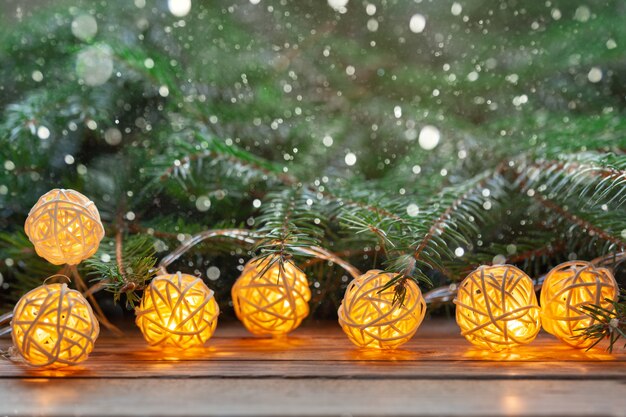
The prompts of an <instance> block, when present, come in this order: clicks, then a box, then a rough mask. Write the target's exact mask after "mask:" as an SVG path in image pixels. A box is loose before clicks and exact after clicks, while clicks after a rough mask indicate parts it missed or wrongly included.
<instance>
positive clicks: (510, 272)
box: [454, 265, 541, 352]
mask: <svg viewBox="0 0 626 417" xmlns="http://www.w3.org/2000/svg"><path fill="white" fill-rule="evenodd" d="M454 303H455V304H456V322H457V323H458V325H459V327H460V328H461V334H462V335H463V336H465V338H466V339H467V340H468V341H469V342H470V343H472V344H474V345H476V346H478V347H480V348H483V349H491V350H493V351H495V352H498V351H501V350H503V349H509V348H513V347H516V346H519V345H523V344H526V343H530V342H532V341H533V340H534V339H535V337H537V333H539V330H540V328H541V323H540V319H539V316H540V311H539V305H538V304H537V297H536V296H535V290H534V286H533V281H532V280H531V279H530V277H528V275H526V274H525V273H524V272H522V271H520V270H519V269H517V268H516V267H514V266H511V265H496V266H481V267H479V268H478V269H476V270H475V271H474V272H472V273H471V274H469V275H468V276H467V278H465V279H464V280H463V282H462V283H461V284H460V285H459V290H458V294H457V297H456V299H455V300H454Z"/></svg>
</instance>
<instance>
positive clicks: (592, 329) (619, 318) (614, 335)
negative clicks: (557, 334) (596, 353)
mask: <svg viewBox="0 0 626 417" xmlns="http://www.w3.org/2000/svg"><path fill="white" fill-rule="evenodd" d="M605 301H607V302H610V303H611V308H610V309H606V308H604V307H602V306H600V305H595V304H592V305H584V306H581V309H582V310H583V311H584V312H585V313H586V314H587V315H589V317H591V318H592V319H593V320H594V324H592V325H591V326H589V327H587V328H585V329H581V331H582V333H581V334H580V337H582V338H584V339H590V340H594V343H593V344H592V345H591V346H590V347H589V348H588V349H587V350H589V349H591V348H593V347H594V346H596V345H597V344H598V343H600V342H601V341H602V340H603V339H608V341H609V346H608V347H607V350H608V351H609V352H613V348H614V346H615V343H617V341H618V340H620V339H621V338H624V339H626V290H622V291H621V293H620V295H619V297H618V299H617V300H609V299H605ZM624 347H626V344H625V345H624Z"/></svg>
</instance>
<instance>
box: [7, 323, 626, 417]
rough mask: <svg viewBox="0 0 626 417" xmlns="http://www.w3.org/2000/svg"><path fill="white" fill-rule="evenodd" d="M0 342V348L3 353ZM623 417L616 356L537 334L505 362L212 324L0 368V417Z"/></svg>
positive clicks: (434, 343)
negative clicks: (75, 360) (76, 363)
mask: <svg viewBox="0 0 626 417" xmlns="http://www.w3.org/2000/svg"><path fill="white" fill-rule="evenodd" d="M9 345H10V339H0V346H1V347H2V348H6V347H8V346H9ZM23 414H26V415H35V414H36V415H149V416H161V415H162V416H169V415H238V416H248V415H257V416H258V415H261V416H282V415H299V416H309V415H338V416H350V415H354V416H357V415H359V416H360V415H363V416H374V415H398V416H399V415H414V414H420V415H480V416H487V415H502V414H507V415H572V416H574V415H616V416H618V415H619V416H624V415H626V352H624V350H621V349H620V350H619V351H618V352H617V353H616V354H613V355H609V354H607V353H606V352H604V350H602V349H596V350H594V351H592V352H585V351H580V350H574V349H570V348H568V347H567V346H565V345H563V344H561V343H558V342H557V341H556V340H555V339H553V338H552V337H551V336H549V335H547V334H541V335H540V336H539V338H538V339H537V340H536V341H535V342H534V343H533V344H531V345H530V346H528V347H523V348H520V349H518V350H515V351H513V352H510V353H501V354H494V353H487V352H483V351H479V350H476V349H473V348H472V347H471V346H470V345H469V344H468V343H467V342H466V341H465V339H463V338H462V337H461V336H460V335H459V332H458V329H457V328H456V325H455V324H454V323H453V322H451V321H426V322H425V323H424V324H423V325H422V328H421V329H420V330H419V331H418V333H417V335H416V336H415V337H414V338H413V340H412V341H411V342H410V343H408V344H407V345H405V349H403V350H400V351H394V352H379V351H363V350H358V349H356V348H355V347H354V346H353V345H351V344H350V342H348V340H347V339H346V338H345V336H344V335H343V333H342V332H341V329H340V328H339V327H338V326H337V325H335V324H334V323H310V324H308V325H307V326H305V327H304V328H301V329H299V330H297V331H296V332H294V333H293V334H292V335H291V336H290V337H288V338H285V339H282V340H276V339H274V340H272V339H261V338H255V337H252V336H251V335H249V334H248V333H246V332H245V330H244V329H243V328H242V327H241V326H240V325H239V324H238V323H226V324H220V326H218V330H217V332H216V334H215V335H214V337H213V338H212V339H211V340H210V341H209V344H208V346H207V347H206V348H203V349H198V350H195V351H187V352H175V351H163V350H153V349H150V348H148V347H147V346H146V344H145V343H144V341H143V339H141V336H140V335H139V334H138V333H136V332H135V331H130V332H129V333H128V334H127V337H125V338H115V337H112V336H110V335H107V334H103V335H102V336H101V337H100V339H99V340H98V342H97V344H96V349H95V351H94V352H93V354H92V356H91V357H90V359H89V360H88V361H87V362H85V364H84V366H82V367H81V369H76V370H73V371H71V372H68V371H44V370H32V369H31V368H27V367H25V366H23V365H21V364H16V363H12V362H9V361H0V415H23Z"/></svg>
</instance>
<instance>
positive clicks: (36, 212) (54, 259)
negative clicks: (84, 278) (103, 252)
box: [24, 189, 104, 265]
mask: <svg viewBox="0 0 626 417" xmlns="http://www.w3.org/2000/svg"><path fill="white" fill-rule="evenodd" d="M24 231H25V232H26V235H27V236H28V238H29V239H30V241H31V242H32V243H33V245H34V246H35V251H36V252H37V254H38V255H39V256H41V257H42V258H45V259H46V260H47V261H48V262H50V263H52V264H54V265H61V264H70V265H76V264H79V263H80V262H81V261H83V260H84V259H87V258H89V257H90V256H92V255H93V254H94V253H96V251H97V250H98V246H99V245H100V241H101V240H102V238H103V237H104V228H103V226H102V223H101V221H100V214H99V213H98V209H97V208H96V206H95V205H94V203H93V202H92V201H90V200H89V199H88V198H87V197H85V196H84V195H82V194H81V193H79V192H78V191H74V190H61V189H54V190H52V191H49V192H47V193H46V194H44V195H43V196H42V197H41V198H40V199H39V201H37V204H35V205H34V206H33V208H32V209H31V210H30V213H29V214H28V218H27V219H26V223H25V224H24Z"/></svg>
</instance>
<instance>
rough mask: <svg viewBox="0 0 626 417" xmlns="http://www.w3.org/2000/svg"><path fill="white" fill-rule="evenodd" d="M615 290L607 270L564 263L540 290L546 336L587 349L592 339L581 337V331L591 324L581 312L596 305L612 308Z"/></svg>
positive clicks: (576, 262) (579, 262) (581, 263)
mask: <svg viewBox="0 0 626 417" xmlns="http://www.w3.org/2000/svg"><path fill="white" fill-rule="evenodd" d="M617 294H618V288H617V283H616V282H615V278H613V274H611V272H610V271H609V270H608V269H605V268H596V267H594V266H593V265H592V264H590V263H588V262H582V261H572V262H566V263H564V264H561V265H559V266H557V267H556V268H554V269H553V270H552V271H550V272H549V273H548V275H547V276H546V279H545V280H544V281H543V286H542V287H541V322H542V324H543V328H544V330H545V331H547V332H548V333H551V334H553V335H554V336H556V337H557V338H558V339H560V340H562V341H563V342H565V343H567V344H568V345H571V346H573V347H577V348H587V347H589V346H591V345H592V344H593V343H594V342H595V340H593V339H585V338H582V337H580V334H581V331H580V330H581V329H584V328H585V327H589V326H591V325H592V324H594V320H593V318H591V317H590V316H588V315H587V314H585V312H584V310H582V309H581V307H582V306H584V305H589V304H596V305H600V306H602V307H603V308H606V309H609V310H610V309H612V305H611V303H610V302H608V301H606V300H605V299H607V298H608V299H609V300H614V299H615V298H616V297H617Z"/></svg>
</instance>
